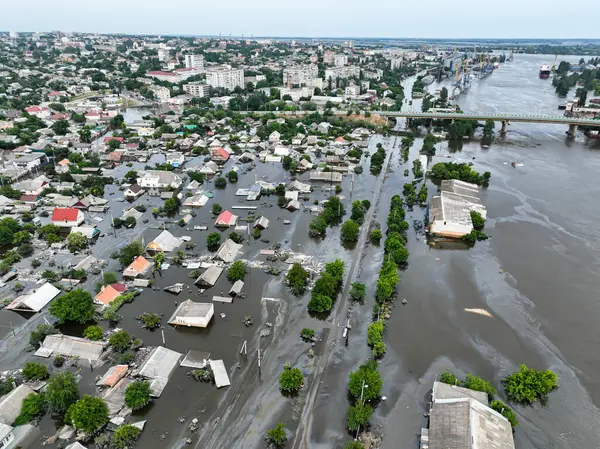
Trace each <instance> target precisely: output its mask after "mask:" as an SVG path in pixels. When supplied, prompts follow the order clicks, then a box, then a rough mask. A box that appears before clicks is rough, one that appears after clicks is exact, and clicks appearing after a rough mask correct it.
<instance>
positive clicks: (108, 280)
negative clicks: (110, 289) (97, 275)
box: [102, 271, 117, 285]
mask: <svg viewBox="0 0 600 449" xmlns="http://www.w3.org/2000/svg"><path fill="white" fill-rule="evenodd" d="M116 282H117V273H113V272H112V271H107V272H106V273H104V274H103V275H102V283H103V284H104V285H109V284H114V283H116Z"/></svg>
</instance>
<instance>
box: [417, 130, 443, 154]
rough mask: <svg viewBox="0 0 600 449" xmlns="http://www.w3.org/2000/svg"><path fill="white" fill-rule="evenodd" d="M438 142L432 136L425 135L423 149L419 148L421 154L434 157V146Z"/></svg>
mask: <svg viewBox="0 0 600 449" xmlns="http://www.w3.org/2000/svg"><path fill="white" fill-rule="evenodd" d="M438 142H439V139H438V138H437V137H435V136H434V135H433V134H427V135H426V136H425V138H424V139H423V147H422V148H421V152H423V153H425V154H428V155H434V154H435V144H436V143H438Z"/></svg>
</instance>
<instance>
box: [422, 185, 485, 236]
mask: <svg viewBox="0 0 600 449" xmlns="http://www.w3.org/2000/svg"><path fill="white" fill-rule="evenodd" d="M440 190H441V193H440V195H438V196H434V197H433V198H431V201H430V203H429V232H430V233H431V234H434V235H439V236H442V237H450V238H457V239H458V238H461V237H462V236H463V235H466V234H469V233H470V232H471V231H472V230H473V222H472V221H471V211H472V210H473V211H476V212H479V213H480V214H481V216H482V217H483V218H485V217H486V214H487V213H486V209H485V206H484V205H483V203H482V202H481V199H479V188H478V187H477V186H476V185H475V184H470V183H468V182H463V181H458V180H455V179H452V180H446V181H442V185H441V188H440Z"/></svg>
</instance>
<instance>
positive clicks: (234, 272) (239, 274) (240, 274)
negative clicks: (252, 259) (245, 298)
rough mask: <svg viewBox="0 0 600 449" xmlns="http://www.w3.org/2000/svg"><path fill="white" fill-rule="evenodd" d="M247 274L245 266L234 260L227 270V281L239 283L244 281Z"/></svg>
mask: <svg viewBox="0 0 600 449" xmlns="http://www.w3.org/2000/svg"><path fill="white" fill-rule="evenodd" d="M247 272H248V268H247V267H246V264H245V263H244V262H242V261H241V260H236V261H235V262H233V264H232V265H231V267H229V269H228V270H227V279H229V281H231V282H235V281H241V280H243V279H244V277H245V276H246V273H247Z"/></svg>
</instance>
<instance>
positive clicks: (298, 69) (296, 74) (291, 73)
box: [283, 64, 319, 87]
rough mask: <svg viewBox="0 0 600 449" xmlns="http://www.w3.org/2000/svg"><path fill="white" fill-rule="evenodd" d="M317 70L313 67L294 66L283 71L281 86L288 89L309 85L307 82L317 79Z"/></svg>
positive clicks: (311, 65) (312, 65)
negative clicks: (285, 86) (283, 85)
mask: <svg viewBox="0 0 600 449" xmlns="http://www.w3.org/2000/svg"><path fill="white" fill-rule="evenodd" d="M318 75H319V68H318V67H317V66H316V65H314V64H310V65H305V66H294V67H288V68H285V69H283V84H285V85H287V86H288V87H291V86H301V85H302V84H305V85H307V86H308V85H309V81H310V80H312V79H314V78H317V77H318Z"/></svg>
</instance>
